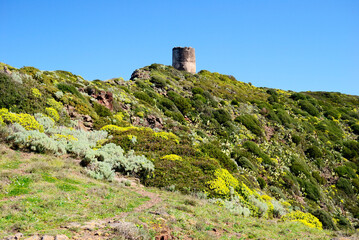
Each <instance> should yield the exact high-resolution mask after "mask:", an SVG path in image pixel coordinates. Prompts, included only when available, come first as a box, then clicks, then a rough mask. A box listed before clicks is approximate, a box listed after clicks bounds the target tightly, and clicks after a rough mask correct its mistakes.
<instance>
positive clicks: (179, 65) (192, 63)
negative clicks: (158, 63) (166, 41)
mask: <svg viewBox="0 0 359 240" xmlns="http://www.w3.org/2000/svg"><path fill="white" fill-rule="evenodd" d="M172 66H173V67H174V68H175V69H177V70H183V71H187V72H190V73H196V55H195V51H194V48H191V47H174V48H173V49H172Z"/></svg>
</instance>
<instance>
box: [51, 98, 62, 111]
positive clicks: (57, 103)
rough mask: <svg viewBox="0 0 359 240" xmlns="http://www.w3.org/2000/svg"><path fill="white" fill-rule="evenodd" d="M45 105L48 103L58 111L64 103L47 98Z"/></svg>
mask: <svg viewBox="0 0 359 240" xmlns="http://www.w3.org/2000/svg"><path fill="white" fill-rule="evenodd" d="M47 105H49V106H50V107H52V108H54V109H56V110H57V111H60V110H61V109H62V108H63V107H64V105H63V104H62V103H61V102H58V101H56V100H55V99H53V98H49V99H48V100H47Z"/></svg>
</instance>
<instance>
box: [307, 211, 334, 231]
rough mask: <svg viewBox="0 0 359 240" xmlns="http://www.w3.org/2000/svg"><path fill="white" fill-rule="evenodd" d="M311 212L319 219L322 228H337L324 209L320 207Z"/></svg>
mask: <svg viewBox="0 0 359 240" xmlns="http://www.w3.org/2000/svg"><path fill="white" fill-rule="evenodd" d="M312 214H313V215H314V216H315V217H317V218H318V219H319V221H320V222H321V223H322V224H323V228H324V229H330V230H337V228H336V226H335V224H334V222H333V220H332V217H331V216H330V215H329V213H327V212H326V211H324V210H322V209H317V210H315V211H314V212H312Z"/></svg>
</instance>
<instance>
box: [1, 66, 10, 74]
mask: <svg viewBox="0 0 359 240" xmlns="http://www.w3.org/2000/svg"><path fill="white" fill-rule="evenodd" d="M3 72H4V73H6V74H9V75H10V74H11V71H10V70H9V69H8V68H7V66H4V70H3Z"/></svg>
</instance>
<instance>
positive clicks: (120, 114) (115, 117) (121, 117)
mask: <svg viewBox="0 0 359 240" xmlns="http://www.w3.org/2000/svg"><path fill="white" fill-rule="evenodd" d="M113 118H114V119H116V121H118V122H121V121H122V120H123V113H122V112H119V113H116V114H115V115H114V116H113Z"/></svg>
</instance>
